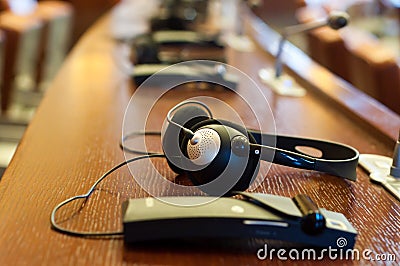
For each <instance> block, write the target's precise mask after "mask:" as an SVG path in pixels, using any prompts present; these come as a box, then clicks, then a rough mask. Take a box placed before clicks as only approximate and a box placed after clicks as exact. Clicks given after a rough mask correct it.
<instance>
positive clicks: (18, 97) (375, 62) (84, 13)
mask: <svg viewBox="0 0 400 266" xmlns="http://www.w3.org/2000/svg"><path fill="white" fill-rule="evenodd" d="M232 4H234V5H240V4H246V5H248V6H250V7H251V9H252V11H253V12H254V13H255V14H257V15H258V16H259V18H260V19H261V20H262V21H264V22H265V23H266V24H268V25H269V26H270V27H271V28H273V29H275V30H276V31H278V32H282V30H283V29H284V28H285V27H286V26H289V25H295V24H299V23H307V22H310V21H314V20H318V19H323V18H326V17H327V16H328V14H329V13H330V12H331V11H334V10H340V11H346V12H347V13H348V14H349V15H350V24H349V26H348V27H346V28H344V29H343V30H340V31H334V30H332V29H330V28H327V27H324V28H320V29H317V30H314V31H311V32H308V33H304V34H298V35H294V36H290V37H289V38H288V40H289V41H290V42H292V43H294V44H295V45H296V46H298V47H299V48H300V49H302V50H303V51H304V52H306V53H307V54H308V55H309V56H310V57H311V58H312V59H313V60H315V61H316V62H317V63H319V64H321V65H322V66H323V67H325V68H327V69H328V70H330V71H331V72H332V73H334V74H336V75H338V76H339V77H341V78H342V79H343V82H348V83H350V84H352V85H353V86H354V87H356V88H357V89H359V90H361V91H364V92H365V93H367V94H368V95H370V96H372V97H373V98H374V99H376V100H377V101H379V102H381V103H383V104H384V106H386V107H387V108H389V109H391V110H392V111H393V112H396V113H398V114H400V37H399V36H400V34H399V32H400V0H341V1H337V0H279V1H275V0H247V1H245V0H209V1H206V0H143V1H142V0H119V1H118V0H65V1H61V0H55V1H50V0H47V1H46V0H39V1H36V0H0V88H1V90H0V92H1V94H0V103H1V105H0V107H1V110H0V176H1V173H2V171H3V170H4V169H5V167H6V166H7V164H8V163H9V161H10V160H11V158H12V154H13V153H14V151H15V149H16V147H17V145H18V142H19V140H20V138H21V137H22V135H23V133H24V131H25V129H26V127H27V125H28V124H29V121H30V120H31V119H32V117H33V115H34V112H35V110H36V108H37V106H38V105H39V104H40V101H41V99H42V98H43V95H44V94H45V92H46V89H47V88H48V86H49V84H51V81H52V80H53V78H54V77H55V76H56V74H57V71H58V69H59V68H60V66H61V65H62V63H63V61H64V60H65V58H66V56H67V55H68V53H69V52H70V51H71V50H72V49H73V46H74V45H75V44H76V43H77V42H78V41H79V39H80V37H81V36H82V35H83V34H84V33H85V31H86V30H88V28H90V26H91V25H93V23H95V22H96V20H98V19H99V18H100V17H101V16H103V15H105V14H110V13H111V14H112V19H113V20H112V22H113V23H112V25H111V26H112V27H111V28H110V32H112V34H113V36H114V37H115V39H116V41H120V39H129V38H133V37H134V36H132V35H133V34H135V33H133V32H132V31H129V30H128V29H130V26H132V25H130V24H132V23H135V21H137V20H135V16H138V15H144V14H146V15H152V16H158V18H159V19H160V18H161V17H163V19H164V18H165V17H168V16H174V19H176V18H178V19H184V20H185V21H186V22H187V21H189V20H194V19H195V18H197V19H200V18H201V19H202V20H206V19H207V18H209V17H210V16H215V12H219V13H220V14H218V15H221V16H226V19H227V21H230V22H231V23H236V24H235V29H234V31H236V34H242V33H243V32H242V31H243V29H242V28H241V25H239V24H240V21H236V20H235V18H234V17H233V16H231V14H232V11H233V10H240V9H232ZM154 6H155V7H157V8H159V10H156V11H154V10H150V9H151V8H154ZM210 6H213V7H217V6H218V10H217V11H216V10H215V9H213V8H210ZM194 10H195V11H196V12H193V11H194ZM239 12H240V11H239ZM160 21H163V20H162V19H160ZM238 23H239V24H238ZM164 26H165V25H164ZM145 30H146V27H144V29H143V30H142V31H145Z"/></svg>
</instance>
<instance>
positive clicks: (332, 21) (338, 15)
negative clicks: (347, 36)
mask: <svg viewBox="0 0 400 266" xmlns="http://www.w3.org/2000/svg"><path fill="white" fill-rule="evenodd" d="M348 22H349V15H348V14H347V13H345V12H340V11H332V12H331V13H330V14H329V16H328V18H327V19H319V20H316V21H312V22H308V23H305V24H299V25H294V26H289V27H286V28H285V29H284V31H283V32H282V34H281V39H280V41H279V46H278V52H277V54H276V61H275V77H276V78H279V77H280V76H281V75H282V58H281V57H282V51H283V46H284V44H285V41H286V39H287V38H288V37H289V36H291V35H294V34H298V33H301V32H307V31H310V30H314V29H317V28H321V27H324V26H329V27H330V28H331V29H334V30H338V29H341V28H343V27H345V26H346V25H347V24H348Z"/></svg>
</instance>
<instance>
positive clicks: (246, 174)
mask: <svg viewBox="0 0 400 266" xmlns="http://www.w3.org/2000/svg"><path fill="white" fill-rule="evenodd" d="M205 128H207V129H212V130H215V131H216V132H217V133H218V134H219V136H220V150H219V152H218V154H217V155H216V157H215V159H214V160H213V161H212V162H211V163H210V164H209V165H208V166H206V167H205V168H203V169H201V170H198V171H188V170H185V171H184V172H185V173H186V174H187V175H188V177H189V178H190V179H191V181H192V182H193V184H195V185H197V186H202V190H203V191H204V192H206V193H207V194H211V195H213V194H217V195H221V192H222V193H223V194H226V193H228V192H230V191H244V190H246V189H247V188H248V187H249V186H250V184H251V182H252V181H253V179H254V178H255V177H256V176H257V173H258V169H259V156H257V155H256V156H254V155H252V156H250V154H249V156H244V157H239V156H237V155H235V154H234V153H233V152H232V148H231V139H232V137H234V136H238V135H242V136H244V137H247V138H248V139H249V141H250V143H256V141H255V139H254V137H253V136H252V135H251V134H250V133H248V132H247V130H246V129H245V128H243V127H241V126H239V125H237V124H234V123H232V122H229V121H224V120H215V119H207V120H203V121H200V122H199V123H197V124H195V125H193V126H192V127H191V128H190V129H191V130H192V131H193V132H196V131H198V130H200V129H205ZM188 143H189V139H188V138H187V137H184V138H183V140H182V144H181V147H180V148H181V151H182V153H184V154H185V155H186V156H187V155H188V154H187V146H188ZM238 175H240V176H238ZM216 179H221V181H220V182H215V185H213V184H210V186H207V185H206V184H208V183H210V182H212V181H214V180H216ZM203 185H206V186H203ZM227 187H229V188H230V189H229V191H224V190H226V188H227Z"/></svg>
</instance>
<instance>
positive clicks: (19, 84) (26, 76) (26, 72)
mask: <svg viewBox="0 0 400 266" xmlns="http://www.w3.org/2000/svg"><path fill="white" fill-rule="evenodd" d="M42 28H43V24H42V22H41V21H40V20H39V19H37V18H35V17H33V16H18V15H15V14H13V13H12V12H11V11H3V12H1V13H0V29H1V30H3V32H4V35H5V38H6V44H5V55H4V64H5V65H6V66H7V67H4V69H3V71H2V73H1V78H2V80H3V84H2V86H1V104H0V108H1V114H2V115H4V114H6V112H7V110H8V108H9V107H10V105H11V101H12V97H13V96H14V94H15V93H16V90H32V89H33V88H34V87H35V76H36V74H35V71H36V67H37V59H38V52H37V51H38V45H39V41H40V34H41V31H42Z"/></svg>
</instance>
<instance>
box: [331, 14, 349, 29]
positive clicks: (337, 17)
mask: <svg viewBox="0 0 400 266" xmlns="http://www.w3.org/2000/svg"><path fill="white" fill-rule="evenodd" d="M349 18H350V16H349V15H348V14H347V13H346V12H341V11H332V12H331V13H330V14H329V17H328V22H327V24H328V26H329V27H331V28H332V29H334V30H338V29H341V28H343V27H345V26H346V25H347V24H348V23H349Z"/></svg>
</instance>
